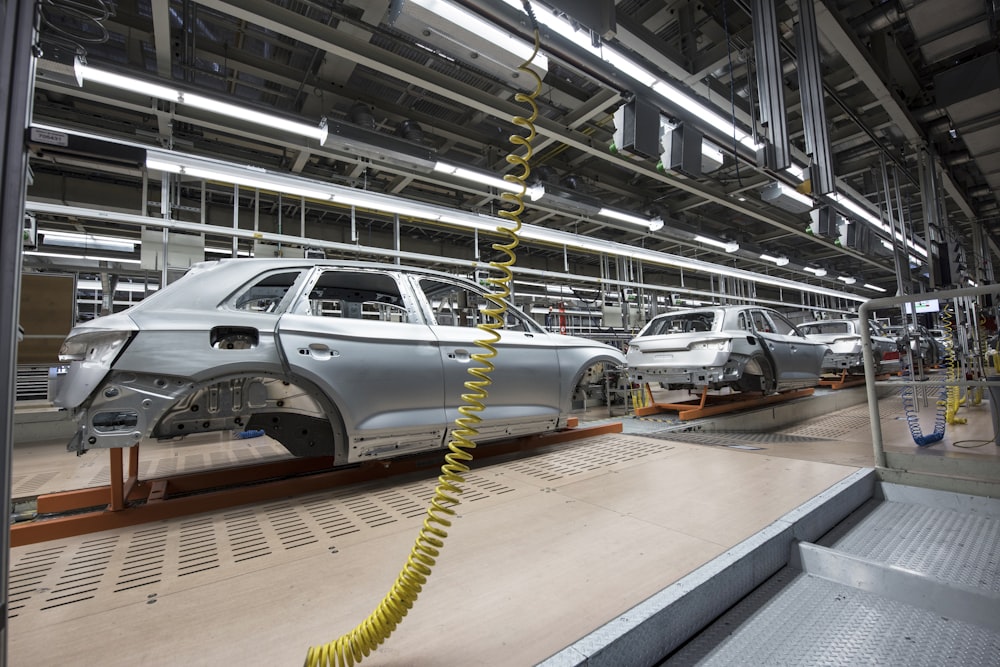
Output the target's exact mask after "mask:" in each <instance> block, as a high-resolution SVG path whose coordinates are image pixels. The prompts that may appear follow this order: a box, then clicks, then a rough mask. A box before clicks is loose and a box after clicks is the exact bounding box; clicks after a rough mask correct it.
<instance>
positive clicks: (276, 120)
mask: <svg viewBox="0 0 1000 667" xmlns="http://www.w3.org/2000/svg"><path fill="white" fill-rule="evenodd" d="M80 74H81V76H82V77H83V81H84V83H86V82H87V81H93V82H95V83H101V84H104V85H106V86H111V87H112V88H118V89H121V90H127V91H130V92H134V93H139V94H141V95H148V96H150V97H155V98H157V99H161V100H166V101H168V102H176V103H178V104H184V105H187V106H191V107H195V108H197V109H203V110H205V111H210V112H212V113H218V114H222V115H224V116H228V117H230V118H235V119H238V120H245V121H248V122H251V123H255V124H257V125H266V126H268V127H273V128H276V129H279V130H283V131H285V132H289V133H291V134H297V135H301V136H303V137H309V138H312V139H316V140H317V141H319V142H320V143H323V141H325V140H326V136H327V129H326V124H325V123H320V124H318V125H310V124H308V123H302V122H299V121H294V120H290V119H288V118H282V117H281V116H276V115H274V114H268V113H263V112H260V111H254V110H253V109H249V108H247V107H245V106H239V105H236V104H229V103H228V102H222V101H219V100H215V99H212V98H209V97H205V96H203V95H197V94H195V93H187V92H183V91H180V90H178V89H176V88H171V87H169V86H164V85H161V84H158V83H151V82H149V81H143V80H142V79H137V78H135V77H131V76H123V75H121V74H115V73H114V72H108V71H106V70H102V69H97V68H95V67H91V66H90V65H82V66H81V67H80Z"/></svg>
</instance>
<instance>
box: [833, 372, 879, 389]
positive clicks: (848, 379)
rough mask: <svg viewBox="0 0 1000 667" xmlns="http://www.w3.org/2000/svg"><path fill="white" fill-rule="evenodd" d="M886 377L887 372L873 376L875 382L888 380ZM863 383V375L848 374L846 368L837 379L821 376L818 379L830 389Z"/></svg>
mask: <svg viewBox="0 0 1000 667" xmlns="http://www.w3.org/2000/svg"><path fill="white" fill-rule="evenodd" d="M888 379H889V374H888V373H886V374H885V375H876V376H875V381H876V382H881V381H882V380H888ZM864 383H865V376H864V375H848V374H847V369H844V372H843V373H841V374H840V377H839V378H837V379H834V378H821V379H820V381H819V384H820V386H821V387H829V388H830V389H846V388H847V387H856V386H858V385H861V384H864Z"/></svg>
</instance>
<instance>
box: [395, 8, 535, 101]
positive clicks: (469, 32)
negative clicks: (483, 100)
mask: <svg viewBox="0 0 1000 667" xmlns="http://www.w3.org/2000/svg"><path fill="white" fill-rule="evenodd" d="M427 12H429V13H430V15H429V14H427ZM544 13H545V12H539V14H544ZM436 18H440V19H444V20H445V21H447V23H448V24H450V25H443V24H442V23H441V22H440V21H438V20H436ZM390 23H391V24H392V25H394V26H396V27H397V29H402V30H407V31H409V32H411V33H414V36H415V37H422V38H423V39H424V40H425V41H426V42H428V43H430V44H434V45H435V46H438V47H441V48H444V49H445V50H449V51H455V50H456V49H465V50H468V51H473V52H474V53H475V55H476V56H477V57H480V58H482V59H484V60H488V61H490V62H492V63H495V64H497V65H500V66H502V67H505V68H512V67H516V66H517V65H518V64H520V63H525V62H527V61H528V60H529V59H531V68H532V69H534V70H536V72H537V73H539V74H540V76H544V75H545V73H546V72H547V71H548V67H549V61H548V58H547V57H546V56H545V55H544V54H542V53H537V54H535V55H534V58H533V59H532V54H533V53H534V50H535V46H534V44H533V43H529V42H527V41H525V40H523V39H520V38H519V37H516V36H514V35H512V34H511V33H509V32H507V31H506V30H503V29H501V28H499V27H498V26H496V25H495V24H493V23H490V22H489V21H486V20H485V19H483V18H482V17H480V16H479V15H478V14H475V13H473V12H470V11H468V10H466V9H464V8H462V7H460V6H459V5H457V4H455V3H452V2H448V1H447V0H407V1H406V2H404V3H397V7H396V10H395V13H394V14H393V15H392V17H391V21H390ZM418 30H419V32H420V34H415V33H417V31H418ZM472 44H476V45H477V46H476V47H475V48H473V47H472V46H471V45H472ZM503 54H509V55H512V56H514V58H516V59H517V60H519V61H520V62H519V63H516V64H515V65H513V66H512V65H511V63H510V60H509V58H505V57H504V55H503ZM456 55H459V54H456ZM530 87H532V88H533V87H534V85H533V84H530Z"/></svg>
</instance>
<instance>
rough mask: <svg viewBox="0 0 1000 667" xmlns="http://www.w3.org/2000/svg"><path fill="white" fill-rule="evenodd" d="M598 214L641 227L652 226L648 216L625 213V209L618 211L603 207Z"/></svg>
mask: <svg viewBox="0 0 1000 667" xmlns="http://www.w3.org/2000/svg"><path fill="white" fill-rule="evenodd" d="M597 215H601V216H604V217H605V218H612V219H614V220H621V221H622V222H631V223H632V224H633V225H639V226H641V227H649V226H650V221H649V219H648V218H640V217H639V216H637V215H632V214H631V213H625V212H624V211H616V210H614V209H613V208H602V209H601V210H600V211H598V212H597Z"/></svg>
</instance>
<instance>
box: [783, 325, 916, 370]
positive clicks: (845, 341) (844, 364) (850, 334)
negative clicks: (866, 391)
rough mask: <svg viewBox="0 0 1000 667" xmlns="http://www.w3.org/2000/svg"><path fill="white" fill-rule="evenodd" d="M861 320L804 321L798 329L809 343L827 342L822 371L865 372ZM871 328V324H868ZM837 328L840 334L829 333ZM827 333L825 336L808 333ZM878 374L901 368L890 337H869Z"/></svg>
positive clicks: (873, 334)
mask: <svg viewBox="0 0 1000 667" xmlns="http://www.w3.org/2000/svg"><path fill="white" fill-rule="evenodd" d="M860 324H861V323H860V320H852V319H838V320H819V321H816V322H803V323H801V324H799V330H800V331H802V333H803V334H804V335H805V336H806V338H810V339H812V340H816V341H819V342H821V343H826V344H827V345H828V346H829V347H830V351H829V352H827V353H826V355H825V357H824V358H823V371H824V372H833V373H835V372H842V371H845V370H846V371H848V372H851V373H864V357H863V353H862V339H861V330H860ZM871 326H872V327H873V329H874V325H871ZM831 329H840V330H841V331H830V330H831ZM811 331H827V332H828V333H811ZM871 341H872V353H873V354H874V356H875V361H876V369H877V372H895V371H898V370H899V367H900V356H899V347H898V346H897V344H896V341H895V339H893V338H890V337H889V336H883V335H878V334H877V333H876V332H875V331H872V334H871Z"/></svg>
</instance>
